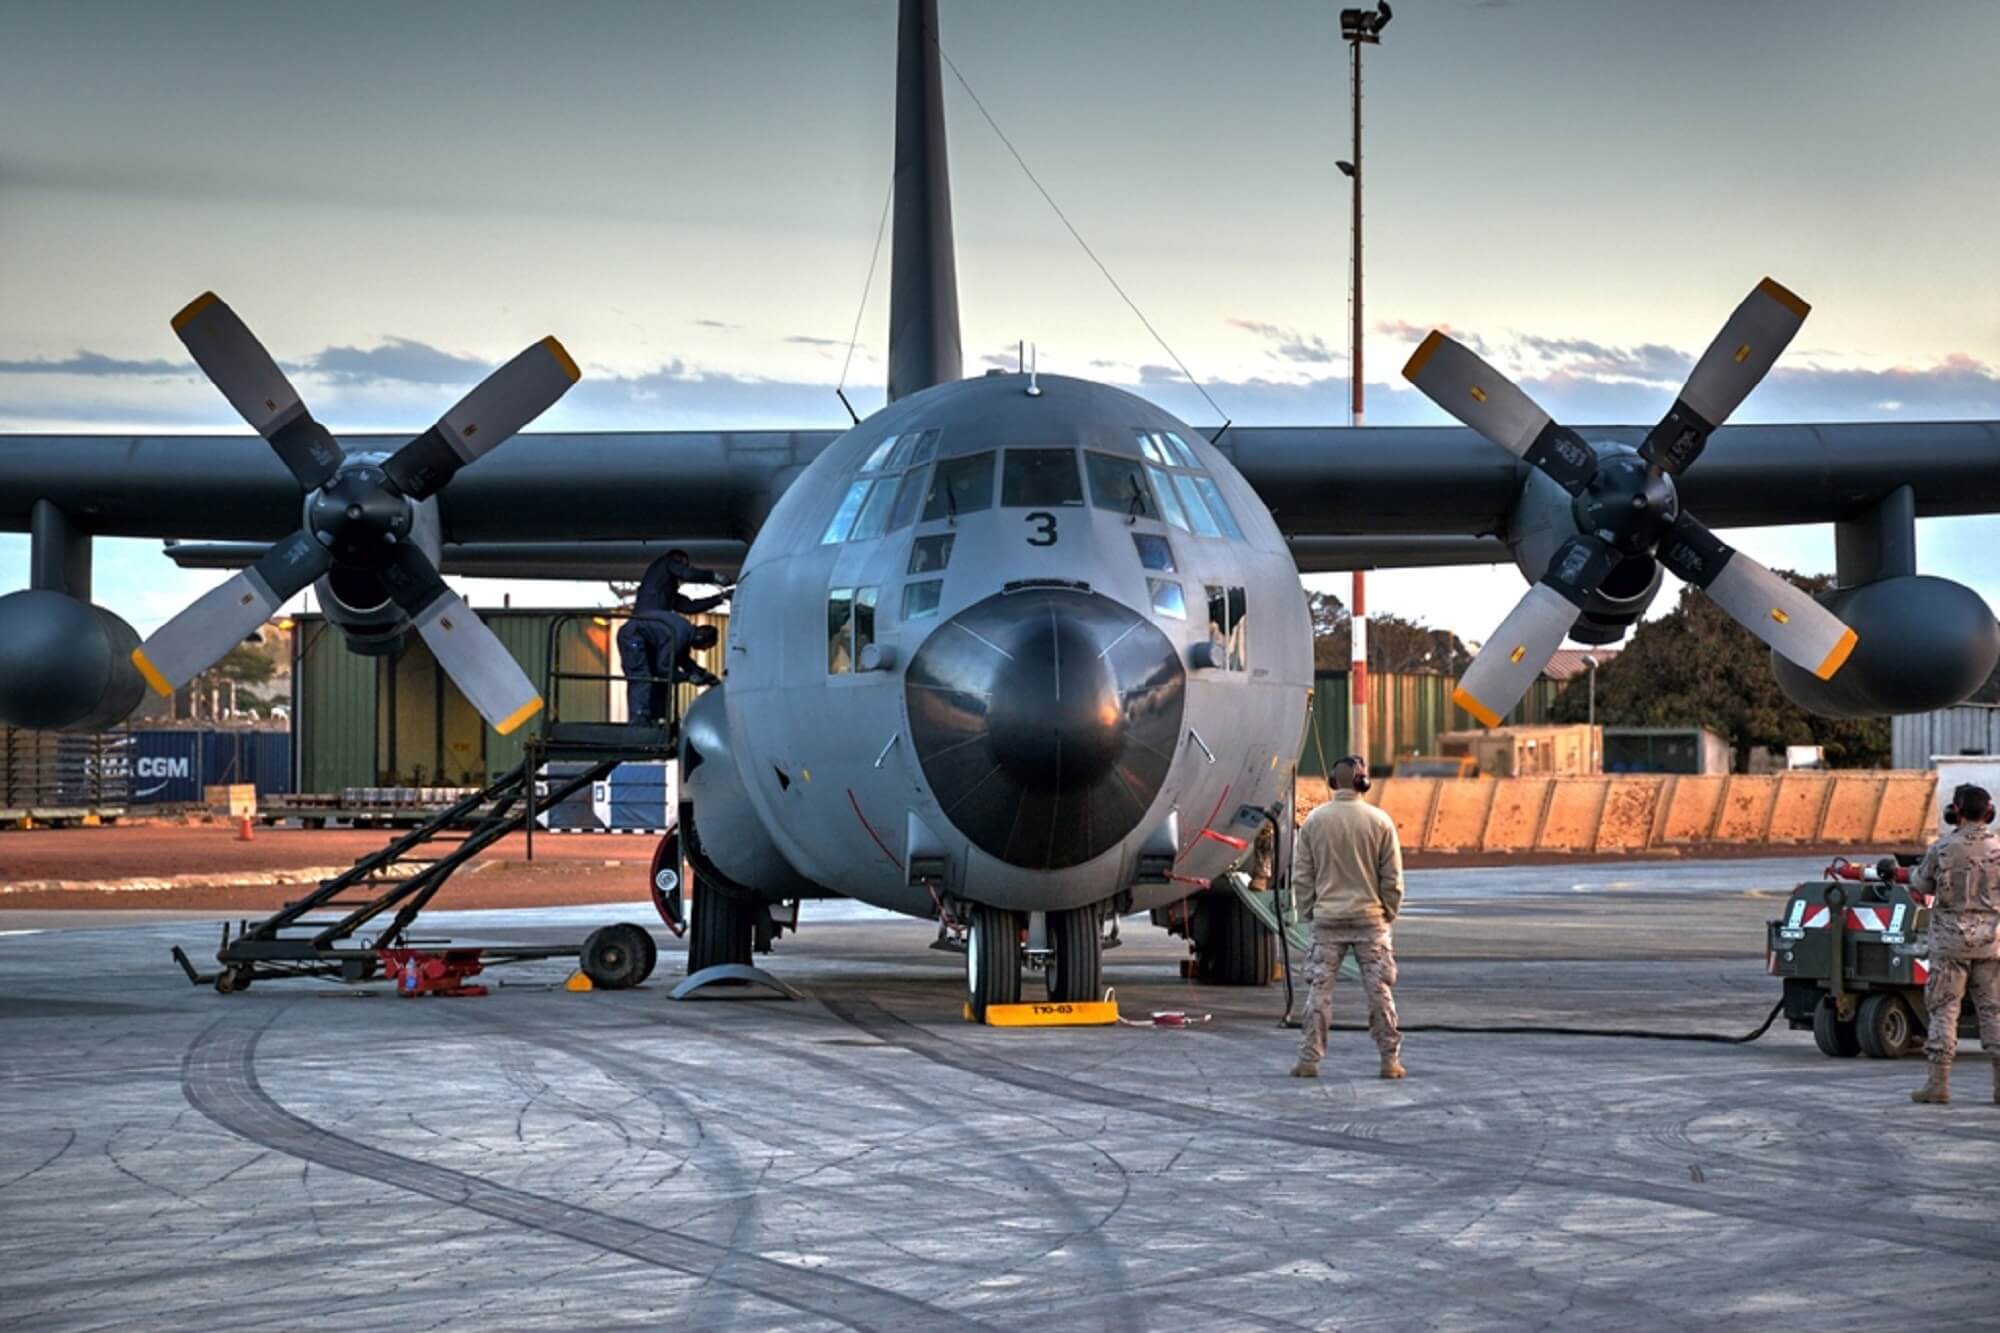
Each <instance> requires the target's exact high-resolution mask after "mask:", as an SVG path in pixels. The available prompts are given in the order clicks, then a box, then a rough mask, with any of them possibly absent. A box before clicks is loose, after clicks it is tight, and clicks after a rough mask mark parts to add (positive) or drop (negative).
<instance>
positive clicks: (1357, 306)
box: [1335, 0, 1394, 759]
mask: <svg viewBox="0 0 2000 1333" xmlns="http://www.w3.org/2000/svg"><path fill="white" fill-rule="evenodd" d="M1392 17H1394V15H1393V14H1392V13H1391V11H1390V9H1389V5H1388V0H1383V3H1381V4H1379V5H1377V6H1376V7H1375V8H1373V9H1343V10H1341V11H1340V36H1341V39H1342V40H1343V41H1345V42H1346V43H1347V45H1348V49H1349V51H1350V52H1351V53H1352V65H1353V77H1352V80H1351V81H1352V84H1353V89H1354V157H1353V159H1352V160H1351V161H1346V162H1338V163H1335V165H1336V166H1338V167H1339V168H1340V174H1341V175H1343V176H1345V177H1347V179H1348V180H1350V181H1352V182H1353V183H1354V192H1353V198H1354V243H1353V252H1354V253H1353V263H1354V268H1353V276H1352V277H1351V278H1350V279H1349V283H1350V287H1349V297H1348V314H1349V316H1350V320H1349V325H1348V333H1347V424H1348V425H1350V426H1359V425H1363V424H1365V422H1366V420H1367V413H1366V410H1365V408H1364V404H1363V402H1362V384H1363V382H1364V379H1365V376H1364V375H1363V374H1362V369H1361V329H1362V316H1361V48H1362V47H1363V46H1364V45H1366V46H1379V45H1381V42H1382V29H1384V28H1386V27H1388V26H1389V20H1390V19H1391V18H1392ZM1349 616H1350V618H1351V620H1350V623H1351V625H1352V630H1351V633H1352V636H1353V650H1352V652H1350V653H1349V657H1350V659H1351V661H1350V664H1349V667H1348V680H1349V683H1350V684H1351V685H1352V686H1353V693H1352V698H1351V702H1350V704H1349V706H1348V714H1347V739H1348V748H1349V749H1351V750H1352V751H1353V752H1354V753H1355V754H1358V755H1360V756H1361V757H1362V758H1364V759H1368V758H1370V755H1369V753H1368V574H1367V571H1366V570H1360V569H1357V570H1355V571H1354V587H1353V597H1352V602H1351V605H1350V607H1349Z"/></svg>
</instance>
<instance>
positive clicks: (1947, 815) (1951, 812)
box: [1944, 801, 1958, 825]
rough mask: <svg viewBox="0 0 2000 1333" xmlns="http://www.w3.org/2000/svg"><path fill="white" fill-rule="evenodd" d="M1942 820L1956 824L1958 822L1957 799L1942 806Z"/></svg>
mask: <svg viewBox="0 0 2000 1333" xmlns="http://www.w3.org/2000/svg"><path fill="white" fill-rule="evenodd" d="M1944 822H1945V823H1947V824H1952V825H1956V824H1957V823H1958V802H1957V801H1953V802H1952V803H1951V804H1950V805H1948V806H1946V807H1945V808H1944Z"/></svg>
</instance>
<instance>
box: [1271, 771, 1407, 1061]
mask: <svg viewBox="0 0 2000 1333" xmlns="http://www.w3.org/2000/svg"><path fill="white" fill-rule="evenodd" d="M1329 776H1330V779H1331V781H1332V783H1333V799H1332V800H1331V801H1328V802H1327V803H1326V804H1325V805H1322V806H1321V807H1320V808H1319V809H1317V810H1315V811H1313V812H1312V813H1311V814H1310V815H1308V816H1306V822H1305V823H1304V824H1303V825H1302V826H1301V827H1300V828H1299V835H1298V838H1297V840H1296V842H1295V843H1294V845H1293V849H1292V898H1293V901H1294V903H1295V904H1296V905H1297V909H1298V913H1299V917H1300V919H1301V920H1304V919H1306V918H1307V917H1310V918H1311V920H1312V923H1313V947H1312V956H1311V958H1310V960H1309V961H1308V963H1307V978H1308V984H1309V989H1308V990H1307V992H1306V1013H1305V1024H1304V1026H1305V1042H1304V1045H1303V1046H1301V1047H1300V1049H1299V1062H1298V1063H1297V1064H1295V1065H1293V1066H1292V1077H1293V1078H1318V1077H1319V1062H1320V1059H1321V1057H1323V1056H1324V1055H1325V1054H1326V1028H1327V1023H1328V1021H1329V1020H1330V1018H1331V1017H1332V1013H1333V983H1334V979H1335V978H1336V977H1338V976H1339V975H1340V964H1341V962H1342V961H1343V960H1344V959H1345V958H1346V956H1347V951H1348V950H1349V949H1352V950H1354V958H1355V961H1356V962H1357V963H1358V964H1359V965H1360V967H1361V984H1362V986H1363V988H1364V989H1366V990H1367V992H1368V1035H1369V1036H1371V1037H1373V1038H1374V1039H1375V1048H1376V1049H1377V1050H1378V1051H1380V1052H1381V1053H1382V1077H1383V1078H1401V1077H1403V1062H1402V1058H1401V1057H1402V1050H1403V1034H1402V1033H1401V1032H1399V1031H1398V1030H1397V1028H1396V997H1395V994H1394V993H1393V991H1392V990H1391V988H1392V987H1393V986H1394V985H1395V984H1396V951H1395V949H1394V947H1393V946H1392V945H1391V943H1390V935H1389V928H1390V926H1392V925H1394V924H1395V921H1396V915H1397V913H1399V912H1401V911H1402V909H1403V846H1402V843H1401V842H1399V841H1398V840H1397V838H1396V821H1395V820H1393V819H1391V818H1389V816H1388V815H1386V814H1384V813H1382V811H1380V810H1378V809H1377V808H1375V807H1374V806H1372V805H1368V804H1366V803H1365V802H1363V801H1362V799H1361V794H1362V793H1363V792H1365V791H1367V790H1368V761H1367V760H1365V759H1363V758H1362V757H1361V756H1360V755H1353V754H1351V755H1348V756H1347V757H1346V758H1344V759H1342V760H1340V761H1339V762H1338V763H1336V764H1335V765H1334V766H1333V772H1332V773H1331V774H1330V775H1329Z"/></svg>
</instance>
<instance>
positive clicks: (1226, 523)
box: [1194, 477, 1243, 541]
mask: <svg viewBox="0 0 2000 1333" xmlns="http://www.w3.org/2000/svg"><path fill="white" fill-rule="evenodd" d="M1194 484H1195V485H1196V486H1197V487H1198V488H1200V490H1201V498H1202V499H1204V500H1206V501H1208V509H1209V512H1210V513H1212V514H1214V515H1215V521H1216V522H1217V523H1219V524H1221V525H1222V530H1223V532H1225V533H1227V534H1228V535H1229V536H1231V537H1234V538H1236V540H1238V541H1241V540H1243V529H1242V528H1240V527H1238V526H1236V515H1234V514H1232V513H1230V512H1229V506H1228V505H1226V504H1224V503H1223V500H1222V488H1221V487H1220V486H1217V485H1216V484H1215V480H1214V478H1212V477H1196V478H1195V479H1194Z"/></svg>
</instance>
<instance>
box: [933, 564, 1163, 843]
mask: <svg viewBox="0 0 2000 1333" xmlns="http://www.w3.org/2000/svg"><path fill="white" fill-rule="evenodd" d="M1185 685H1186V672H1185V670H1184V669H1183V668H1182V666H1181V663H1180V656H1179V653H1178V652H1177V651H1176V650H1175V648H1174V645H1173V644H1172V642H1170V641H1169V640H1168V638H1167V636H1166V635H1164V634H1162V633H1161V632H1160V631H1159V629H1158V628H1156V627H1155V626H1154V625H1153V624H1152V622H1151V621H1149V620H1147V619H1146V618H1145V617H1143V616H1141V615H1139V614H1138V613H1136V612H1134V611H1133V610H1131V609H1130V608H1128V607H1124V606H1121V605H1119V604H1118V603H1116V602H1114V601H1111V600H1110V599H1109V598H1106V597H1101V596H1098V595H1096V594H1094V593H1087V592H1082V591H1076V590H1071V589H1066V588H1064V589H1056V588H1033V589H1027V590H1024V591H1020V592H1013V593H1002V594H1000V595H999V596H997V597H990V598H988V599H987V600H985V601H983V602H980V603H978V604H977V605H975V606H972V607H969V608H967V609H966V610H965V611H963V612H961V613H960V614H958V615H957V616H954V617H953V618H952V619H950V620H948V621H946V622H945V623H944V624H942V625H940V626H939V627H938V628H937V630H935V631H934V632H933V633H932V634H931V636H930V638H929V639H927V640H925V642H924V645H923V647H922V648H920V649H919V650H918V651H917V654H916V656H915V657H914V658H913V659H912V660H911V662H910V669H909V672H908V675H907V677H906V680H905V691H906V695H907V698H908V701H909V708H910V727H911V740H912V741H913V742H914V743H915V746H916V750H917V756H918V759H919V761H920V762H921V764H922V766H923V770H924V776H925V778H926V780H927V781H928V782H929V783H930V785H931V791H932V793H933V794H934V795H935V796H936V797H937V799H938V802H939V804H940V805H942V806H943V807H944V810H945V813H946V815H947V816H948V817H949V818H950V819H951V820H952V822H953V823H954V824H956V825H957V826H958V828H959V829H960V830H961V831H962V832H964V833H965V835H966V836H967V837H968V838H970V839H971V840H972V842H973V844H974V845H975V846H978V847H979V848H981V849H982V850H984V851H986V852H988V853H989V854H991V855H993V856H995V857H998V858H1000V859H1001V860H1003V861H1007V862H1009V863H1011V864H1014V865H1019V866H1025V867H1028V868H1031V869H1040V870H1058V869H1062V868H1064V867H1066V866H1072V865H1079V864H1081V863H1083V862H1085V861H1088V860H1090V859H1091V858H1093V857H1095V856H1098V855H1100V854H1101V853H1103V852H1105V851H1106V850H1108V849H1109V848H1111V847H1113V846H1116V845H1117V843H1118V842H1119V841H1120V840H1121V839H1123V838H1124V837H1125V836H1126V835H1127V834H1128V833H1130V832H1131V831H1132V830H1133V829H1134V828H1136V827H1137V826H1138V823H1139V821H1140V819H1141V818H1143V817H1144V815H1145V813H1146V810H1147V809H1148V807H1150V806H1151V805H1152V802H1153V798H1154V797H1155V796H1157V795H1158V794H1159V790H1160V786H1161V784H1162V783H1164V782H1165V781H1166V777H1167V772H1168V770H1169V769H1170V768H1171V767H1172V764H1173V756H1174V747H1175V745H1176V743H1177V742H1178V740H1179V737H1180V731H1181V718H1182V713H1183V708H1184V699H1183V693H1184V689H1185Z"/></svg>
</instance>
